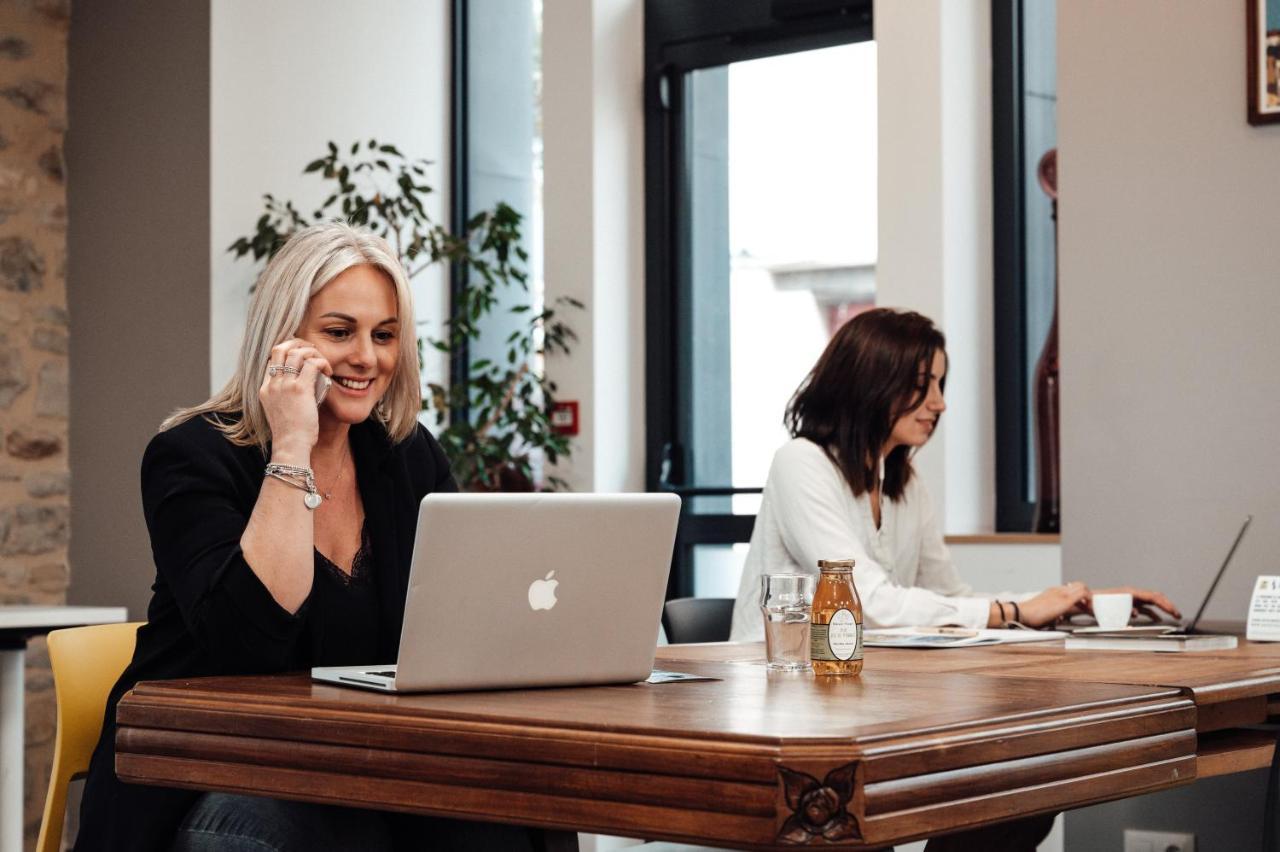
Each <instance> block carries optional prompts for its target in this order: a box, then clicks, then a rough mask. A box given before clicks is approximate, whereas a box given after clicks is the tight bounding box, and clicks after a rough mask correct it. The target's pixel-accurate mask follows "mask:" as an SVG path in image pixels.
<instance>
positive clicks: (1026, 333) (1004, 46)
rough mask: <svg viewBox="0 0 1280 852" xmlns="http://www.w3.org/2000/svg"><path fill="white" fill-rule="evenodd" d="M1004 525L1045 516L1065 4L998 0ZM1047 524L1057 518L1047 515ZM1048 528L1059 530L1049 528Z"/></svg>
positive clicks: (999, 512) (998, 335)
mask: <svg viewBox="0 0 1280 852" xmlns="http://www.w3.org/2000/svg"><path fill="white" fill-rule="evenodd" d="M991 7H992V52H993V60H994V63H993V74H992V78H993V85H994V90H993V98H992V108H993V110H992V111H993V120H994V125H993V144H994V174H995V197H994V204H995V206H994V217H995V219H994V226H995V275H996V280H995V288H996V290H995V305H996V316H995V365H996V376H995V390H996V529H998V530H1000V531H1009V532H1025V531H1027V530H1030V529H1031V528H1032V525H1033V523H1034V521H1035V518H1036V502H1037V498H1038V496H1039V491H1040V488H1039V485H1040V483H1039V482H1038V481H1037V471H1036V468H1037V465H1036V452H1037V447H1036V424H1035V418H1036V409H1035V374H1036V365H1037V362H1038V361H1039V359H1040V356H1041V353H1042V351H1043V349H1044V346H1045V341H1046V338H1047V336H1048V333H1049V328H1050V324H1051V322H1052V321H1053V315H1054V306H1055V295H1056V293H1055V276H1056V269H1057V265H1056V246H1055V236H1054V223H1053V217H1052V207H1051V204H1050V200H1049V197H1048V195H1046V194H1045V192H1044V190H1043V189H1042V188H1041V186H1040V182H1039V180H1038V179H1037V175H1036V169H1037V166H1038V165H1039V163H1040V160H1041V158H1042V157H1043V156H1044V155H1045V153H1046V152H1048V151H1050V150H1051V149H1053V148H1055V147H1056V146H1057V144H1058V143H1057V140H1058V125H1057V102H1058V97H1057V91H1058V86H1057V54H1056V49H1055V45H1056V26H1055V22H1056V20H1057V4H1056V0H993V2H992V4H991ZM1042 520H1046V521H1047V520H1048V519H1047V518H1046V517H1045V516H1044V515H1043V514H1042ZM1042 531H1045V532H1056V531H1057V529H1056V526H1054V525H1052V524H1049V525H1048V528H1046V529H1042Z"/></svg>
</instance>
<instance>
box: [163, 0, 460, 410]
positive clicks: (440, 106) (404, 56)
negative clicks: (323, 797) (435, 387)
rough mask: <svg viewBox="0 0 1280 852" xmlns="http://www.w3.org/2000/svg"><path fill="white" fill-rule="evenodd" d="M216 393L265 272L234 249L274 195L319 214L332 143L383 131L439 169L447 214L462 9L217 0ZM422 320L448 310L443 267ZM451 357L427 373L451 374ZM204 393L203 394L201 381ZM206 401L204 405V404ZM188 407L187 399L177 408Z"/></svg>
mask: <svg viewBox="0 0 1280 852" xmlns="http://www.w3.org/2000/svg"><path fill="white" fill-rule="evenodd" d="M210 66H211V68H210V78H211V80H210V86H211V92H210V113H211V115H210V119H211V120H210V124H211V127H210V136H211V139H212V144H211V146H210V150H211V163H210V183H211V187H212V192H211V206H212V211H211V222H210V228H211V237H212V240H211V250H210V251H211V254H210V258H209V269H210V276H211V281H212V284H211V286H210V294H209V298H210V326H211V340H210V367H209V372H210V375H209V382H210V387H211V389H216V388H220V387H221V386H222V385H223V384H224V383H225V382H226V380H227V379H228V378H230V376H231V373H232V371H233V370H234V368H235V364H234V359H235V356H236V353H237V352H238V351H239V346H240V337H241V333H242V331H243V325H244V311H245V306H246V305H247V303H248V289H249V285H250V284H251V283H252V281H253V278H254V276H255V275H256V274H257V272H258V271H259V269H260V266H259V265H255V264H253V263H252V262H251V261H250V260H248V259H242V260H238V261H237V260H235V259H234V258H233V256H232V255H231V254H230V253H228V252H227V251H226V247H227V246H229V245H230V244H231V243H232V241H233V240H235V238H236V237H239V236H242V235H246V234H248V233H250V232H251V229H252V227H253V224H254V222H255V220H256V219H257V217H258V216H259V215H260V214H261V212H262V195H263V193H266V192H270V193H272V194H274V195H275V196H276V197H277V198H287V199H293V200H294V201H295V202H296V203H298V206H299V208H300V209H301V210H303V211H305V212H306V213H308V214H309V213H310V211H311V210H312V209H313V207H314V205H316V204H317V203H318V202H320V201H322V200H323V199H324V197H325V194H326V192H327V189H326V187H325V186H323V185H322V181H321V180H320V179H319V178H318V177H317V176H316V175H315V174H310V175H305V176H304V175H303V174H302V169H303V167H304V166H305V165H306V164H307V163H308V162H310V161H311V160H313V159H315V158H317V157H319V156H321V155H322V154H323V153H324V152H325V150H326V148H325V145H326V143H327V142H328V141H329V140H333V141H334V142H336V143H337V144H338V145H339V146H342V145H343V144H346V145H350V144H351V143H352V142H353V141H355V140H356V139H368V138H370V137H374V138H377V139H378V141H379V142H390V143H392V144H395V145H396V146H397V147H398V148H399V149H400V150H401V151H402V152H403V153H404V154H406V155H407V156H409V157H412V158H415V159H416V158H426V159H429V160H432V161H434V163H435V165H434V167H433V168H432V171H431V173H430V175H429V177H428V183H430V184H431V185H432V186H433V187H434V188H435V189H436V194H434V195H433V196H431V197H430V200H429V201H428V203H427V209H428V212H429V213H430V214H431V215H432V216H433V217H434V218H436V219H437V220H438V221H444V220H443V218H442V217H443V216H444V215H445V214H446V211H447V209H448V208H447V197H448V163H449V147H448V142H449V139H448V131H449V79H450V55H449V3H447V2H446V0H426V2H423V0H366V2H363V3H361V4H360V6H359V10H358V11H355V10H353V8H352V5H351V3H349V2H344V0H272V2H270V3H261V2H256V0H218V2H215V3H213V4H212V19H211V57H210ZM414 295H415V300H416V308H417V312H418V314H419V317H420V318H424V319H428V320H430V321H431V325H430V326H429V328H430V329H433V330H436V331H438V323H439V320H440V319H441V318H442V317H443V316H444V311H445V306H446V305H447V301H446V300H447V284H446V279H445V278H444V275H443V270H441V269H432V270H430V271H429V272H425V273H423V274H422V275H419V276H418V277H417V278H415V279H414ZM443 370H444V368H443V364H442V362H440V361H438V360H437V361H436V362H435V363H434V364H431V365H429V366H428V374H429V375H432V376H440V375H443ZM193 390H196V389H193ZM191 401H195V400H191ZM176 402H177V401H175V404H176Z"/></svg>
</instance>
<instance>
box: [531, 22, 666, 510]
mask: <svg viewBox="0 0 1280 852" xmlns="http://www.w3.org/2000/svg"><path fill="white" fill-rule="evenodd" d="M642 12H643V5H642V3H641V0H557V2H555V3H546V4H545V5H544V6H543V21H542V63H543V65H542V79H543V95H542V109H543V118H542V127H543V146H544V147H543V151H544V154H543V167H544V181H545V183H544V190H543V197H544V202H543V204H544V221H545V231H544V252H545V255H544V256H545V263H544V270H545V273H544V274H545V278H546V282H547V284H546V287H547V291H546V293H547V303H548V304H550V303H551V302H552V301H553V300H554V299H555V298H556V297H557V296H573V297H575V298H578V299H581V300H582V301H583V302H585V303H586V305H587V309H586V311H585V312H576V311H575V312H570V313H569V314H568V315H566V316H567V318H569V319H571V320H572V322H571V324H572V325H573V327H574V329H575V330H576V331H577V332H578V335H579V338H580V340H579V341H578V344H577V345H576V346H575V347H574V351H573V354H572V355H571V356H569V357H568V358H563V357H559V356H557V357H556V358H554V359H552V360H551V361H550V363H549V364H548V367H547V370H548V373H549V375H550V376H551V378H552V379H553V380H554V381H555V382H556V383H557V384H558V385H559V396H560V398H562V399H565V400H575V399H576V400H578V401H579V403H580V408H579V416H580V424H581V434H580V435H579V437H578V438H577V440H576V441H575V444H574V452H573V459H572V461H571V462H569V463H566V464H562V465H560V466H559V468H558V470H557V473H558V474H559V475H560V476H563V477H565V478H566V479H567V480H568V481H569V482H570V484H571V485H572V486H573V488H575V489H576V490H580V491H589V490H596V491H621V490H642V489H643V487H644V97H643V95H644V92H643V85H644V67H643V46H644V43H643V39H644V26H643V14H642Z"/></svg>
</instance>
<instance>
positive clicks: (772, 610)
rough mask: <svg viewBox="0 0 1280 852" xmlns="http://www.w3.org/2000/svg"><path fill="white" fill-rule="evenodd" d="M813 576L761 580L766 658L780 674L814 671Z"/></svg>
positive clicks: (772, 575)
mask: <svg viewBox="0 0 1280 852" xmlns="http://www.w3.org/2000/svg"><path fill="white" fill-rule="evenodd" d="M815 580H816V578H815V577H814V576H813V575H812V574H765V575H764V576H762V577H761V578H760V611H761V612H762V613H764V644H765V655H766V656H767V657H768V660H769V666H768V667H769V669H770V670H771V671H776V672H805V671H812V670H813V667H812V666H811V665H810V664H809V608H810V606H811V605H812V604H813V590H814V587H815Z"/></svg>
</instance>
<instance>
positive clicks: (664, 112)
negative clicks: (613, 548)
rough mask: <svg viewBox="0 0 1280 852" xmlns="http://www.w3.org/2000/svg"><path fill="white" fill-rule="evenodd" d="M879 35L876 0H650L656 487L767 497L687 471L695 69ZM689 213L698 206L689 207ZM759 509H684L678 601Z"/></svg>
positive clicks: (649, 296) (648, 133)
mask: <svg viewBox="0 0 1280 852" xmlns="http://www.w3.org/2000/svg"><path fill="white" fill-rule="evenodd" d="M873 38H874V30H873V21H872V4H871V0H646V3H645V39H644V63H645V66H644V67H645V74H644V104H645V107H644V109H645V130H644V138H645V183H644V186H645V233H646V240H645V242H646V246H645V344H646V345H645V403H646V404H645V426H646V439H645V486H646V488H647V489H648V490H649V491H666V492H674V493H676V494H679V495H680V496H682V497H684V498H693V497H712V496H731V495H733V494H740V493H759V492H760V491H761V490H762V489H761V488H759V487H757V488H733V487H731V486H729V485H728V484H726V483H711V484H707V485H703V484H699V483H688V482H686V481H685V478H684V471H683V470H682V469H681V467H682V465H681V455H682V452H681V449H680V445H679V441H680V437H681V424H680V422H679V420H680V418H681V416H682V413H681V409H680V405H679V396H680V394H681V393H682V392H683V391H682V390H681V388H682V387H683V385H684V384H685V382H684V381H683V380H682V359H684V358H687V357H688V353H687V352H686V351H685V347H684V345H683V344H684V341H683V340H682V339H681V337H682V334H681V329H684V328H686V326H687V324H686V323H685V322H684V321H683V317H687V316H688V315H689V313H690V310H691V292H690V290H691V288H690V287H688V286H687V285H688V282H689V279H690V273H691V258H692V252H691V251H690V250H689V248H688V240H687V239H685V233H686V231H682V228H684V229H687V228H688V227H689V223H688V221H687V220H686V219H685V218H684V217H682V216H681V215H680V214H681V210H682V205H684V204H685V203H686V202H687V199H688V190H689V185H690V174H689V171H688V169H687V168H686V167H685V162H684V160H683V158H682V156H681V153H682V151H683V150H684V147H685V143H686V134H687V129H688V128H687V127H686V121H685V103H684V90H685V79H686V75H687V74H688V73H689V72H691V71H696V70H699V69H703V68H713V67H717V66H721V65H728V64H730V63H732V62H740V61H744V60H750V59H761V58H765V57H769V56H780V55H783V54H788V53H798V52H801V51H807V50H817V49H820V48H824V47H835V46H838V45H842V44H850V43H854V42H858V41H866V40H870V39H873ZM684 209H687V208H684ZM754 523H755V516H754V515H735V514H704V513H699V514H694V513H691V512H689V511H687V508H686V511H685V512H684V513H683V514H682V518H681V523H680V530H679V533H678V535H677V541H676V547H675V554H674V558H673V563H672V569H671V575H670V580H669V582H668V589H667V597H668V598H672V597H687V596H689V595H692V594H693V570H692V569H693V566H692V559H691V554H692V548H693V547H695V546H697V545H701V544H726V545H727V544H736V543H741V542H746V541H748V540H750V537H751V531H752V528H753V526H754Z"/></svg>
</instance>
